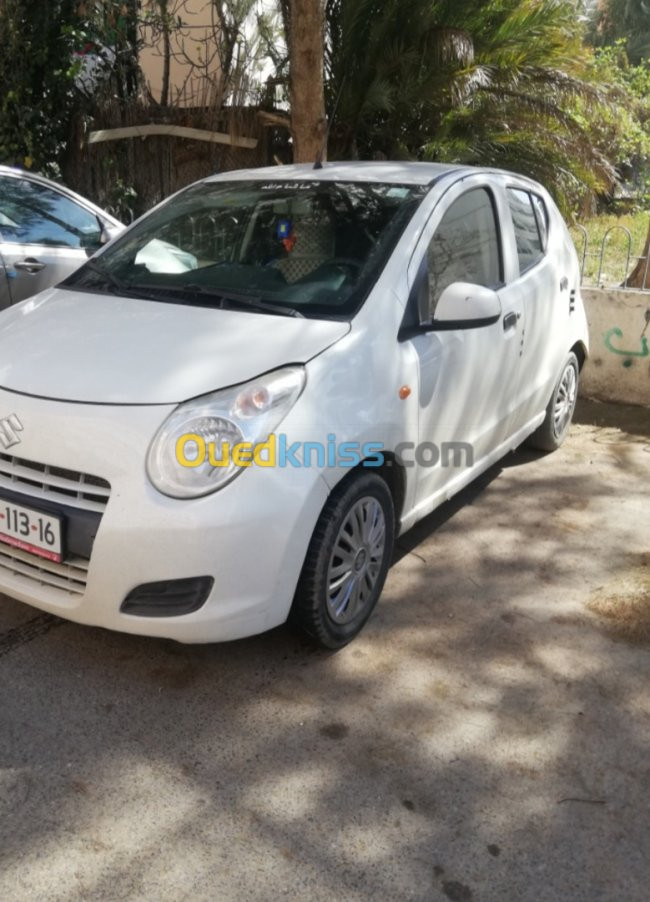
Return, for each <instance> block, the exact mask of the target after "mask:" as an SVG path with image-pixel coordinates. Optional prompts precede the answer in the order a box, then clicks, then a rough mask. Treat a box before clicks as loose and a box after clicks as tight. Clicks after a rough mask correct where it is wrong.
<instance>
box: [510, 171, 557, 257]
mask: <svg viewBox="0 0 650 902" xmlns="http://www.w3.org/2000/svg"><path fill="white" fill-rule="evenodd" d="M507 195H508V204H509V206H510V212H511V214H512V222H513V225H514V229H515V240H516V242H517V256H518V257H519V272H520V273H524V272H526V270H528V269H530V268H531V267H532V266H535V264H536V263H539V261H540V260H541V259H542V257H543V256H544V253H545V250H546V231H547V230H546V228H544V231H543V232H542V229H541V223H540V217H543V216H545V215H546V212H545V211H546V208H545V207H543V209H542V210H540V211H538V210H536V208H535V206H534V201H533V196H532V195H531V194H529V193H528V191H522V190H520V189H519V188H508V189H507ZM537 200H538V201H539V202H540V203H543V202H542V201H541V198H537ZM543 221H544V223H546V220H543Z"/></svg>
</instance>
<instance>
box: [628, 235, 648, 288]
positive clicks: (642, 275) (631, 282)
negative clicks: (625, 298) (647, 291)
mask: <svg viewBox="0 0 650 902" xmlns="http://www.w3.org/2000/svg"><path fill="white" fill-rule="evenodd" d="M649 256H650V223H648V234H647V235H646V239H645V247H644V249H643V253H642V255H641V259H640V260H639V261H638V262H637V264H636V266H635V267H634V269H633V270H632V272H631V274H630V277H629V279H628V280H627V287H628V288H650V261H649V260H648V257H649Z"/></svg>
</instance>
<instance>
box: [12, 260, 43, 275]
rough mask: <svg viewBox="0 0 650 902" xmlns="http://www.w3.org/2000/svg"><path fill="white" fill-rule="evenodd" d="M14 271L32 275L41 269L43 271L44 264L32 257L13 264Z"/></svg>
mask: <svg viewBox="0 0 650 902" xmlns="http://www.w3.org/2000/svg"><path fill="white" fill-rule="evenodd" d="M14 269H20V270H22V271H23V272H28V273H31V274H32V275H34V274H35V273H37V272H40V271H41V270H42V269H45V263H41V261H40V260H36V259H35V258H34V257H26V258H25V259H24V260H18V261H16V263H14Z"/></svg>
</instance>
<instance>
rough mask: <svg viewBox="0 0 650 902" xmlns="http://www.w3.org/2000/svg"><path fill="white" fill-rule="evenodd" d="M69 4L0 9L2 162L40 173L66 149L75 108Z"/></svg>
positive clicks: (24, 2) (37, 0)
mask: <svg viewBox="0 0 650 902" xmlns="http://www.w3.org/2000/svg"><path fill="white" fill-rule="evenodd" d="M75 5H76V4H75V3H74V2H73V0H31V2H28V0H3V2H2V5H1V6H0V48H2V50H1V53H0V161H2V162H4V163H10V164H14V165H19V166H26V167H30V166H32V165H33V166H34V167H36V168H38V169H41V170H44V169H46V168H47V167H52V166H54V165H55V164H56V163H57V162H58V161H59V160H60V159H61V156H62V154H63V151H64V149H65V142H66V138H67V135H68V128H69V117H70V111H71V109H72V107H73V105H74V103H75V89H74V77H75V74H76V71H77V70H76V66H75V63H74V62H73V48H74V46H75V43H76V40H77V38H76V34H75V29H74V23H75V21H76V15H75Z"/></svg>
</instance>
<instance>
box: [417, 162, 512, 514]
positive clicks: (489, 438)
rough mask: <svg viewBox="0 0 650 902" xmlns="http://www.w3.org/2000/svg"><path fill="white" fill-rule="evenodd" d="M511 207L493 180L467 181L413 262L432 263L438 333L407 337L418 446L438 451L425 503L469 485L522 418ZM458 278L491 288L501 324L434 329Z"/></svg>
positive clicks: (436, 217) (440, 211) (423, 472)
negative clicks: (508, 221) (509, 252)
mask: <svg viewBox="0 0 650 902" xmlns="http://www.w3.org/2000/svg"><path fill="white" fill-rule="evenodd" d="M505 205H506V201H505V197H504V194H503V191H502V189H501V188H500V187H499V186H498V184H495V182H494V181H490V180H488V179H486V178H485V177H480V176H473V177H470V178H467V179H463V181H462V182H460V183H457V184H456V185H455V186H454V187H453V188H452V189H450V190H449V191H448V192H447V194H446V195H445V197H444V198H443V200H442V201H441V202H440V204H439V205H438V207H437V208H436V209H435V211H434V213H433V215H432V217H431V219H430V221H429V224H428V226H427V228H425V230H424V233H423V236H422V239H421V242H420V245H419V247H418V250H417V251H416V254H415V255H414V258H413V261H412V266H413V267H418V268H419V270H420V272H421V271H422V268H423V266H425V267H426V272H427V279H428V292H429V304H430V312H431V316H432V318H433V319H434V328H433V329H427V330H426V331H419V332H417V333H416V334H415V335H414V336H413V337H412V338H410V339H409V340H410V341H411V343H412V347H413V350H414V351H415V354H416V355H417V360H418V370H419V438H420V442H421V443H433V444H434V445H435V446H436V448H437V452H434V451H433V449H431V455H432V459H436V458H437V463H436V465H427V464H426V454H425V453H424V452H423V451H421V453H420V460H419V462H418V465H419V473H418V482H417V485H418V487H417V490H416V494H417V497H418V503H419V504H423V505H425V506H426V501H427V499H430V498H432V497H433V496H435V495H436V493H439V492H448V493H449V494H452V493H453V491H454V484H456V485H458V484H465V483H466V482H467V481H469V470H474V471H476V470H478V469H480V468H481V464H482V462H483V461H485V460H486V459H487V458H488V457H489V456H490V454H491V453H492V452H493V451H494V450H495V449H496V448H498V447H499V446H500V445H501V444H502V443H504V442H505V441H506V439H507V438H508V436H509V435H510V434H511V432H512V430H513V428H514V424H515V422H516V419H517V417H516V408H517V404H518V397H517V381H518V372H519V365H520V354H521V340H522V334H523V328H524V322H523V310H522V306H521V303H520V295H519V294H518V293H516V292H514V293H513V292H512V291H511V289H510V287H509V281H510V280H509V276H510V271H509V267H510V266H511V261H510V260H507V259H506V257H505V256H504V246H503V237H502V234H501V223H502V221H503V220H504V218H506V217H507V215H508V211H507V208H506V206H505ZM507 267H508V268H507ZM411 277H412V278H415V277H414V276H413V273H412V272H411ZM455 282H468V283H472V284H475V285H481V286H483V287H485V288H492V289H494V290H495V291H496V292H497V294H498V297H499V300H500V302H501V316H500V318H499V319H498V321H497V322H494V323H492V324H491V325H484V326H481V327H479V328H453V329H436V328H435V308H436V304H437V302H438V300H439V298H440V295H441V294H442V292H443V291H444V289H445V288H446V287H448V286H449V285H451V284H453V283H455ZM424 447H425V444H422V448H424ZM455 449H456V450H455Z"/></svg>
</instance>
